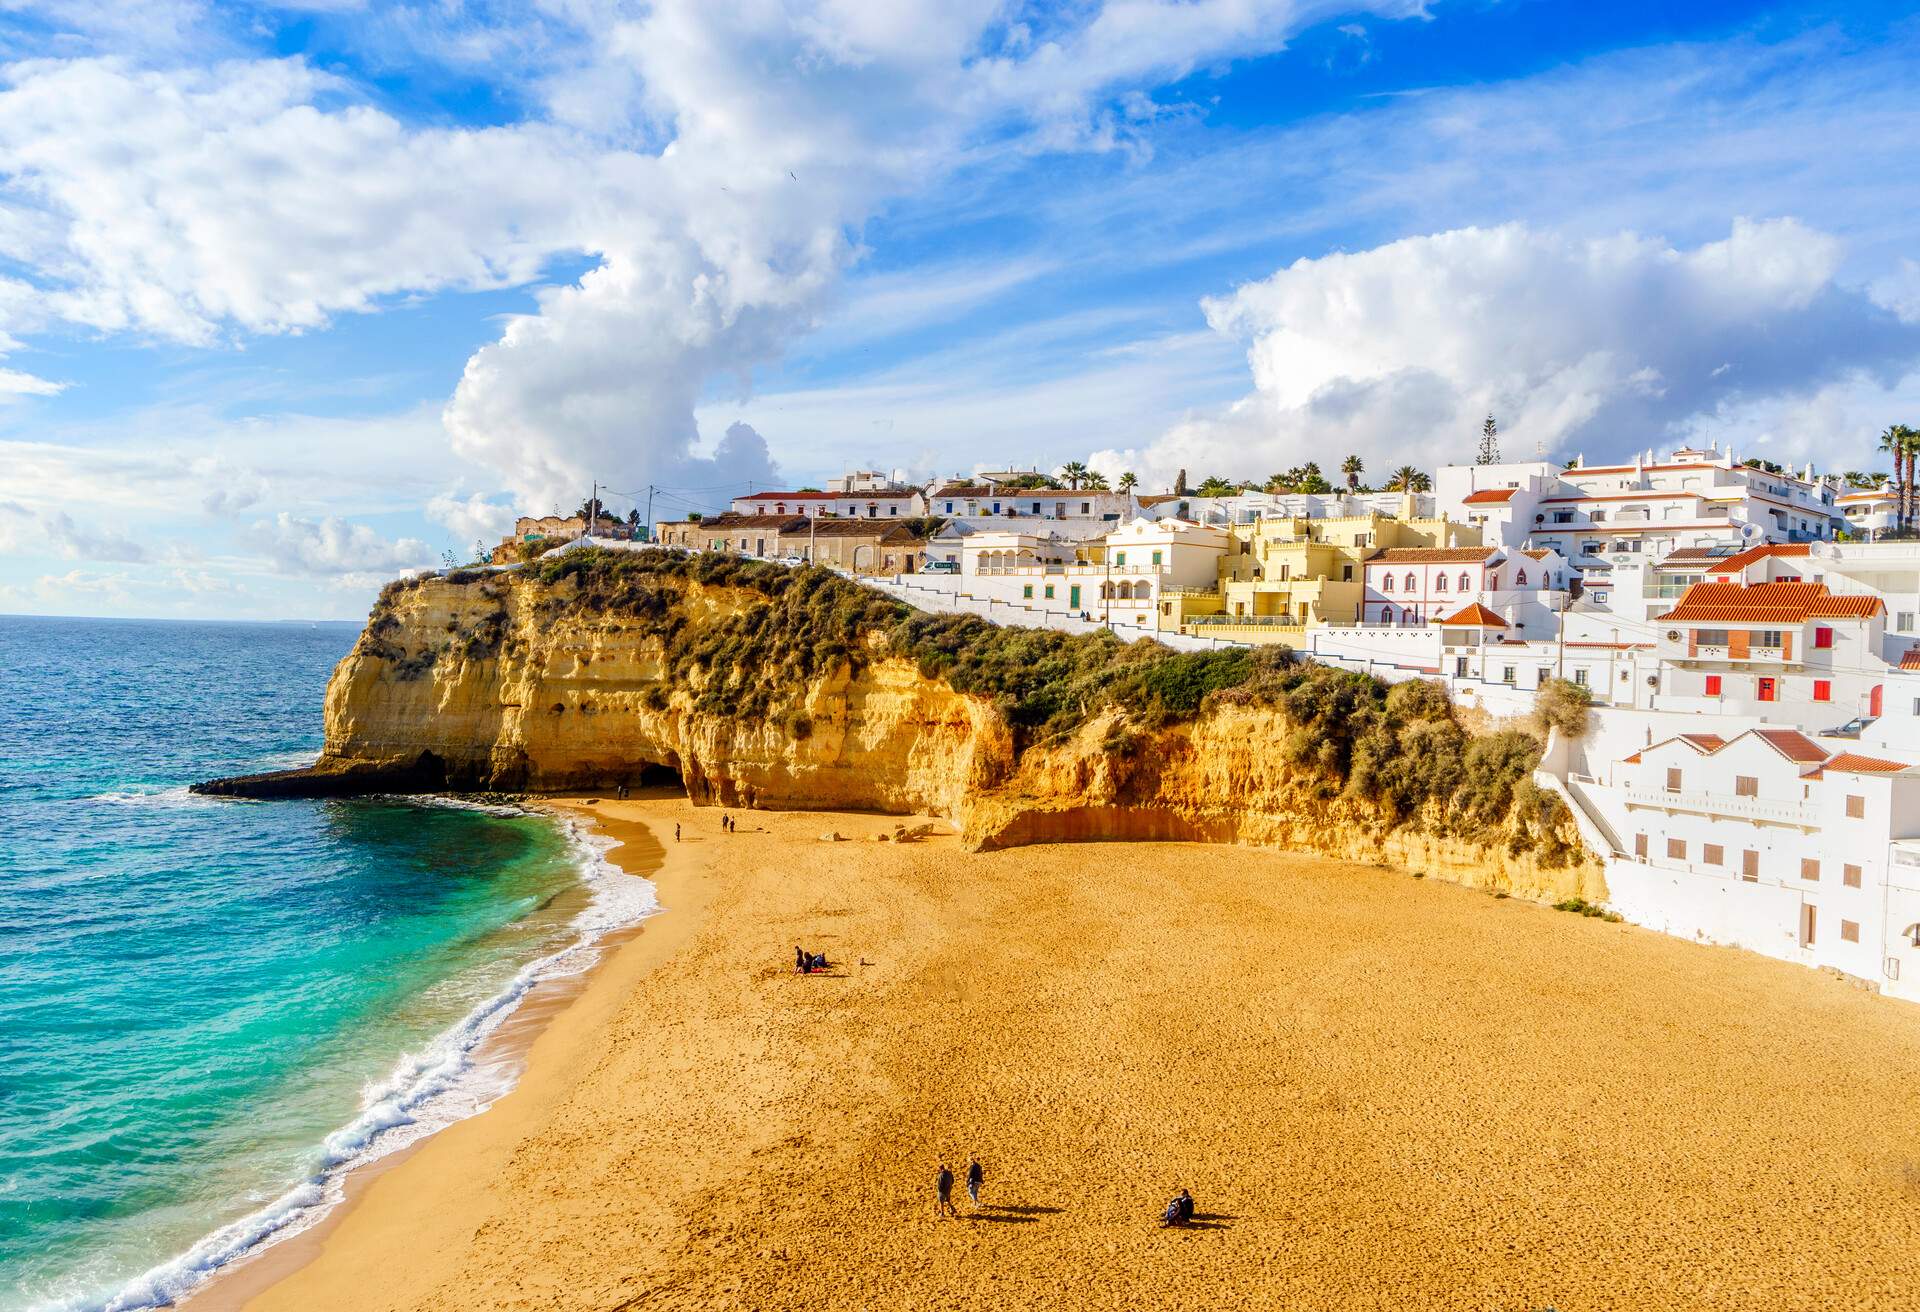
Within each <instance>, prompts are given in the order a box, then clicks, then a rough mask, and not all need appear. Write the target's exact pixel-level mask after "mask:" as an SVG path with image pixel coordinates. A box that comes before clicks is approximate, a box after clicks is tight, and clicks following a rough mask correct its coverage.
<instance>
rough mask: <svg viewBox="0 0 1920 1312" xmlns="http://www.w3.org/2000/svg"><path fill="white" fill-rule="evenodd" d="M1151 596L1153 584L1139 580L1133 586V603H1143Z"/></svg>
mask: <svg viewBox="0 0 1920 1312" xmlns="http://www.w3.org/2000/svg"><path fill="white" fill-rule="evenodd" d="M1151 596H1153V584H1151V583H1149V582H1147V581H1146V580H1145V579H1141V580H1140V581H1139V582H1138V583H1135V584H1134V585H1133V598H1134V600H1135V601H1145V600H1147V599H1148V598H1149V597H1151Z"/></svg>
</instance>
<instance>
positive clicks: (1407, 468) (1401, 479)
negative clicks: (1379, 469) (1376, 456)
mask: <svg viewBox="0 0 1920 1312" xmlns="http://www.w3.org/2000/svg"><path fill="white" fill-rule="evenodd" d="M1432 486H1433V480H1432V479H1430V478H1428V477H1427V476H1426V475H1425V474H1423V473H1421V472H1420V471H1419V470H1417V469H1415V468H1414V467H1413V466H1412V465H1402V466H1400V468H1398V469H1396V470H1394V471H1393V477H1392V478H1389V479H1388V480H1387V491H1389V492H1425V491H1427V490H1428V489H1430V488H1431V487H1432Z"/></svg>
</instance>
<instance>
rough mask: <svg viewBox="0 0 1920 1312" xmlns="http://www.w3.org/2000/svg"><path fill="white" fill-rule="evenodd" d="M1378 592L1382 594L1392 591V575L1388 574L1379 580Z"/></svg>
mask: <svg viewBox="0 0 1920 1312" xmlns="http://www.w3.org/2000/svg"><path fill="white" fill-rule="evenodd" d="M1380 591H1382V592H1392V591H1393V575H1391V574H1389V575H1387V576H1386V577H1385V578H1383V579H1381V580H1380Z"/></svg>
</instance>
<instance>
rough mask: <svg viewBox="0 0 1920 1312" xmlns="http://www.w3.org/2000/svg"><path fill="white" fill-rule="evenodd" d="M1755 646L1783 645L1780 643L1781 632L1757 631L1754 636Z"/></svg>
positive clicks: (1773, 630) (1771, 630)
mask: <svg viewBox="0 0 1920 1312" xmlns="http://www.w3.org/2000/svg"><path fill="white" fill-rule="evenodd" d="M1753 645H1754V646H1756V647H1778V646H1781V645H1782V643H1781V641H1780V630H1778V629H1760V630H1757V631H1756V632H1755V633H1754V635H1753Z"/></svg>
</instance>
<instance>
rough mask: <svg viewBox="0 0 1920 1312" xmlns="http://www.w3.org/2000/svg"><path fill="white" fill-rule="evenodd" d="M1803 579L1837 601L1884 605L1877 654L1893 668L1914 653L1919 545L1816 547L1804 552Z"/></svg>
mask: <svg viewBox="0 0 1920 1312" xmlns="http://www.w3.org/2000/svg"><path fill="white" fill-rule="evenodd" d="M1807 577H1808V578H1809V579H1810V580H1818V581H1820V582H1824V583H1825V584H1826V585H1827V587H1828V588H1829V589H1831V590H1832V591H1833V592H1834V593H1836V594H1838V595H1841V596H1872V597H1879V598H1880V599H1881V600H1882V601H1884V602H1885V603H1886V607H1887V625H1886V636H1885V638H1884V640H1883V642H1882V647H1881V654H1882V655H1884V656H1885V657H1886V658H1887V659H1888V660H1889V661H1891V662H1893V663H1894V664H1898V663H1899V662H1900V660H1901V658H1902V657H1903V656H1905V655H1906V654H1907V653H1908V652H1910V651H1913V650H1915V649H1916V648H1920V542H1817V543H1814V544H1813V545H1812V547H1810V548H1809V551H1808V559H1807Z"/></svg>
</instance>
